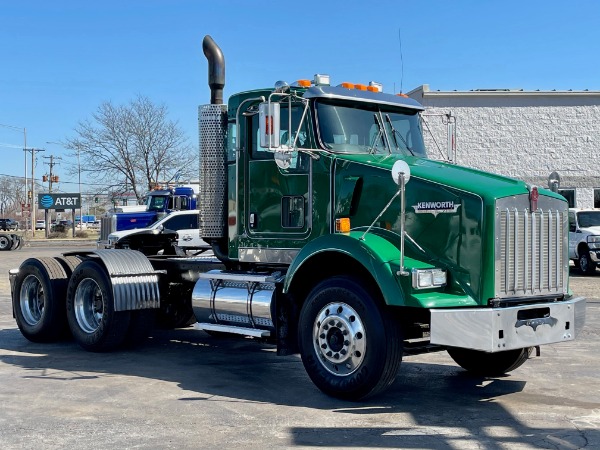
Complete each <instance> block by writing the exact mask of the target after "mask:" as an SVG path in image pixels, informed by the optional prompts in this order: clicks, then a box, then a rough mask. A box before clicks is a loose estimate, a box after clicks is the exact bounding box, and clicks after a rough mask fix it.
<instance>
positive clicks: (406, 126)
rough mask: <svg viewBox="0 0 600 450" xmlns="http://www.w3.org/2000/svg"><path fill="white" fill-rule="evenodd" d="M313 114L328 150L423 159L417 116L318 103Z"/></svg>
mask: <svg viewBox="0 0 600 450" xmlns="http://www.w3.org/2000/svg"><path fill="white" fill-rule="evenodd" d="M316 111H317V121H318V126H319V135H320V138H321V142H322V143H323V145H324V146H325V148H327V149H329V150H332V151H334V152H341V153H371V154H390V153H392V154H401V155H413V156H421V157H426V153H425V145H424V143H423V133H422V132H421V124H420V121H419V116H418V115H417V114H407V113H404V112H401V111H399V110H398V109H396V108H391V107H386V106H384V105H376V104H365V103H362V104H358V105H357V104H351V105H350V104H348V103H344V104H342V103H338V104H329V103H324V102H322V101H321V102H317V104H316Z"/></svg>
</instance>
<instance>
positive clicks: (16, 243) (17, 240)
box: [11, 234, 23, 250]
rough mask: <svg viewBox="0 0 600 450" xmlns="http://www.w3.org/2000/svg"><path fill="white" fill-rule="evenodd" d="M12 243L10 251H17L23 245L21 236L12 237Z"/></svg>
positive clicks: (14, 235)
mask: <svg viewBox="0 0 600 450" xmlns="http://www.w3.org/2000/svg"><path fill="white" fill-rule="evenodd" d="M12 241H13V244H12V247H11V250H18V249H19V248H21V246H22V245H23V238H22V237H21V236H19V235H18V234H13V235H12Z"/></svg>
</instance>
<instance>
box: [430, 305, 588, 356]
mask: <svg viewBox="0 0 600 450" xmlns="http://www.w3.org/2000/svg"><path fill="white" fill-rule="evenodd" d="M585 302H586V300H585V298H584V297H576V298H573V299H571V300H569V301H565V302H556V303H541V304H540V303H538V304H535V305H526V306H514V307H510V308H477V309H465V308H461V309H432V310H430V312H431V343H432V344H437V345H443V346H448V347H462V348H468V349H473V350H481V351H484V352H490V353H493V352H500V351H504V350H513V349H517V348H525V347H533V346H536V345H543V344H554V343H557V342H565V341H572V340H573V339H575V337H576V336H577V334H578V333H579V332H580V331H581V329H582V328H583V326H584V325H585Z"/></svg>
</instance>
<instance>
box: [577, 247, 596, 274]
mask: <svg viewBox="0 0 600 450" xmlns="http://www.w3.org/2000/svg"><path fill="white" fill-rule="evenodd" d="M579 269H580V270H581V272H583V274H584V275H591V274H593V273H594V272H595V271H596V263H594V262H592V261H591V259H590V253H589V250H587V249H585V250H584V251H582V252H581V253H580V254H579Z"/></svg>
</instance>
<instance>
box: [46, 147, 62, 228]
mask: <svg viewBox="0 0 600 450" xmlns="http://www.w3.org/2000/svg"><path fill="white" fill-rule="evenodd" d="M43 158H44V159H49V160H50V162H49V163H44V164H48V165H49V166H50V175H49V176H48V192H49V193H52V183H54V182H58V176H56V175H54V174H53V173H52V169H53V168H54V166H55V165H56V164H57V163H55V162H54V160H55V159H62V158H60V157H58V158H55V157H54V155H50V156H44V157H43ZM45 211H46V213H45V215H44V221H45V222H46V237H48V234H49V233H50V224H49V220H48V210H47V209H46V210H45ZM50 219H52V213H50Z"/></svg>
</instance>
